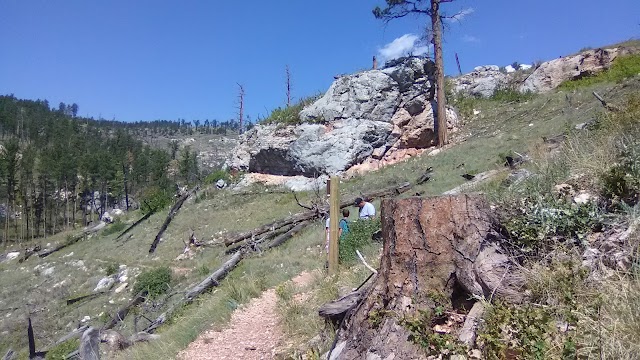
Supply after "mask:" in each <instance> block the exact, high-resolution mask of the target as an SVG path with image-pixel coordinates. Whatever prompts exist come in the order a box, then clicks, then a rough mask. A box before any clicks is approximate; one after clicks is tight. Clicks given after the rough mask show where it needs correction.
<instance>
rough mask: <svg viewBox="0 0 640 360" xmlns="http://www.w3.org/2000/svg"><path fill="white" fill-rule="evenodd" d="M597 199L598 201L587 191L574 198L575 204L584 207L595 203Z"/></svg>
mask: <svg viewBox="0 0 640 360" xmlns="http://www.w3.org/2000/svg"><path fill="white" fill-rule="evenodd" d="M595 199H597V197H596V196H594V195H591V194H589V193H588V192H586V191H580V193H579V194H578V195H576V196H575V197H574V198H573V202H575V203H576V204H579V205H582V204H586V203H588V202H591V201H594V200H595Z"/></svg>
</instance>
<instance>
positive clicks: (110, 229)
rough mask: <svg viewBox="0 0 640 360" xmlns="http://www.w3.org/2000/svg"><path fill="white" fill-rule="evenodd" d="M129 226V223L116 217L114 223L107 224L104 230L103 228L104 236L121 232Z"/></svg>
mask: <svg viewBox="0 0 640 360" xmlns="http://www.w3.org/2000/svg"><path fill="white" fill-rule="evenodd" d="M126 227H127V224H125V223H123V222H122V221H120V219H116V221H114V222H113V224H110V225H109V226H107V227H106V228H105V229H104V230H102V236H108V235H111V234H115V233H118V232H121V231H122V230H124V229H125V228H126Z"/></svg>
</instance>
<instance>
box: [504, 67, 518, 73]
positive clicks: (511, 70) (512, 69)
mask: <svg viewBox="0 0 640 360" xmlns="http://www.w3.org/2000/svg"><path fill="white" fill-rule="evenodd" d="M504 69H505V70H506V71H507V73H508V74H511V73H514V72H516V69H514V68H513V66H511V65H507V66H505V68H504Z"/></svg>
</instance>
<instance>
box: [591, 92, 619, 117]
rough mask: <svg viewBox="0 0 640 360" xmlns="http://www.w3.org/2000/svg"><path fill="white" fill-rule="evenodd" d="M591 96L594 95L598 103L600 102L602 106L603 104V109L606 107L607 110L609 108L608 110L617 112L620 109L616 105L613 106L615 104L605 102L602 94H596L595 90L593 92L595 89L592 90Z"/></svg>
mask: <svg viewBox="0 0 640 360" xmlns="http://www.w3.org/2000/svg"><path fill="white" fill-rule="evenodd" d="M593 96H595V97H596V99H598V101H600V104H602V106H604V108H605V109H607V110H609V111H611V112H618V111H620V108H618V107H617V106H615V105H611V104H609V103H607V102H606V101H605V99H603V98H602V96H600V94H598V93H597V92H595V91H594V92H593Z"/></svg>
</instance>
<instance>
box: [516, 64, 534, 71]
mask: <svg viewBox="0 0 640 360" xmlns="http://www.w3.org/2000/svg"><path fill="white" fill-rule="evenodd" d="M532 67H533V66H532V65H528V64H520V66H519V67H518V69H519V70H529V69H531V68H532Z"/></svg>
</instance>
